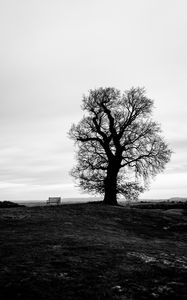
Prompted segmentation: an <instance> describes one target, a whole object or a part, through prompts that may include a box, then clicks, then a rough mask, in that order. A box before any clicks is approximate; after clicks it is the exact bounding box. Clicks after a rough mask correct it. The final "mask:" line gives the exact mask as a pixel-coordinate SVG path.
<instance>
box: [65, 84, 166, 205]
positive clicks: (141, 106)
mask: <svg viewBox="0 0 187 300" xmlns="http://www.w3.org/2000/svg"><path fill="white" fill-rule="evenodd" d="M152 108H153V101H152V100H151V99H149V98H148V97H147V96H146V92H145V89H144V88H139V87H138V88H131V89H130V90H127V91H125V92H124V93H121V92H120V91H119V90H118V89H115V88H110V87H109V88H98V89H95V90H90V92H89V94H88V95H87V96H83V102H82V109H83V111H85V113H86V114H85V115H84V116H83V118H82V120H80V122H79V123H78V124H76V125H75V124H73V125H72V127H71V129H70V131H69V136H70V138H72V139H73V140H74V141H75V143H76V144H77V145H78V151H77V165H76V166H75V168H74V169H73V170H72V175H73V176H74V177H75V179H77V180H78V182H79V186H80V187H81V188H83V190H85V191H87V192H94V193H98V194H104V203H106V204H114V205H115V204H117V197H116V196H117V195H118V194H122V195H124V196H125V197H126V198H133V197H134V198H137V196H138V194H139V193H140V192H142V191H143V190H144V189H145V188H146V187H147V183H148V181H149V179H150V178H151V177H153V176H155V175H156V174H158V173H159V172H161V171H163V169H164V167H165V164H166V163H167V162H168V161H169V160H170V156H171V150H170V149H169V147H168V145H167V143H166V142H165V141H164V138H163V137H162V135H161V129H160V125H159V124H158V123H156V122H154V121H153V120H152V118H151V112H152Z"/></svg>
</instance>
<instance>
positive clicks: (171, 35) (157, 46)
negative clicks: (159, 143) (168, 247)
mask: <svg viewBox="0 0 187 300" xmlns="http://www.w3.org/2000/svg"><path fill="white" fill-rule="evenodd" d="M186 11H187V2H186V0H115V1H113V0H94V1H93V0H92V1H91V0H32V1H29V0H16V1H15V0H6V1H3V0H1V1H0V200H1V201H3V200H45V199H47V198H48V197H49V196H61V197H83V196H85V195H84V194H82V192H81V191H80V189H78V188H76V187H75V182H74V181H73V179H72V178H71V176H70V175H69V172H70V170H71V168H72V167H73V165H75V163H76V161H75V147H74V144H73V142H72V141H71V140H69V138H68V136H67V132H68V130H69V128H70V126H71V124H72V123H73V122H75V123H76V122H78V121H79V120H80V119H81V117H82V115H83V112H82V110H81V102H82V95H83V94H87V93H88V91H89V89H95V88H98V87H101V86H102V87H115V88H118V89H120V90H121V91H122V92H123V91H124V90H126V89H129V88H131V87H132V86H135V87H136V86H140V87H145V88H146V91H147V96H148V97H150V98H152V99H153V100H154V120H156V121H157V122H158V123H160V124H161V128H162V130H163V132H162V134H163V136H164V137H165V139H166V141H167V142H168V144H169V146H170V148H171V149H172V150H173V154H172V157H171V161H170V162H169V163H168V164H167V166H166V169H165V171H164V173H162V174H160V175H158V176H157V177H156V178H155V179H154V180H153V181H152V182H151V185H150V189H149V191H147V192H145V193H144V194H143V195H142V196H141V197H142V198H153V199H155V198H170V197H176V196H180V197H187V184H186V183H187V97H186V83H187V18H186Z"/></svg>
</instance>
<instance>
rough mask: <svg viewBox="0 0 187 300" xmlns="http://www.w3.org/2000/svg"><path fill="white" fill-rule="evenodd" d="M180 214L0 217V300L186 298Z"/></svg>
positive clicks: (183, 216)
mask: <svg viewBox="0 0 187 300" xmlns="http://www.w3.org/2000/svg"><path fill="white" fill-rule="evenodd" d="M186 229H187V211H186V209H168V210H166V209H165V210H162V209H139V208H124V207H106V206H103V205H101V204H100V203H88V204H74V205H62V206H60V207H57V206H56V207H21V208H11V209H1V210H0V244H1V252H0V253H1V254H0V255H1V257H0V259H1V262H2V263H1V265H0V278H1V280H0V299H1V300H5V299H14V300H18V299H19V300H23V299H24V300H25V299H27V300H33V299H45V300H52V299H53V300H57V299H58V300H62V299H67V300H70V299H72V300H73V299H76V300H79V299H81V300H82V299H90V300H99V299H100V300H105V299H107V300H111V299H114V300H115V299H116V300H119V299H121V300H125V299H129V300H134V299H138V300H140V299H171V297H173V298H174V299H186V296H187V287H186V281H187V251H186V249H187V232H186Z"/></svg>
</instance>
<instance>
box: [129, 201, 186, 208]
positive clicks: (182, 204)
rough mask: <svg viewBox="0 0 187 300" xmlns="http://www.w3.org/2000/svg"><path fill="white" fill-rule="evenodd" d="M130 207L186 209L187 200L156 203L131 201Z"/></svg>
mask: <svg viewBox="0 0 187 300" xmlns="http://www.w3.org/2000/svg"><path fill="white" fill-rule="evenodd" d="M131 206H132V207H138V208H150V209H154V208H155V209H186V208H187V201H186V202H182V201H177V202H174V201H172V202H158V203H155V202H154V203H151V202H143V201H142V202H139V203H132V204H131Z"/></svg>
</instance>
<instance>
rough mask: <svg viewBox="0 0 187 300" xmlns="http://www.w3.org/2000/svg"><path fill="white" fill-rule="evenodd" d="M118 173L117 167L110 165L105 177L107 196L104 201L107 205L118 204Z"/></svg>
mask: <svg viewBox="0 0 187 300" xmlns="http://www.w3.org/2000/svg"><path fill="white" fill-rule="evenodd" d="M117 174H118V170H117V169H116V168H112V167H110V168H109V169H108V172H107V177H106V179H105V183H104V185H105V196H104V200H103V203H104V204H107V205H117V204H118V203H117Z"/></svg>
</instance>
